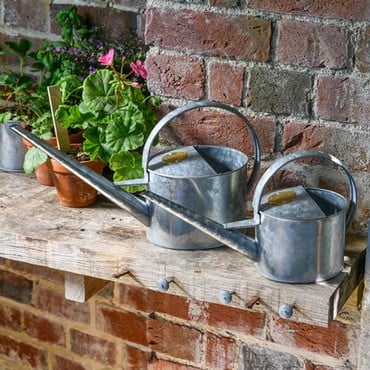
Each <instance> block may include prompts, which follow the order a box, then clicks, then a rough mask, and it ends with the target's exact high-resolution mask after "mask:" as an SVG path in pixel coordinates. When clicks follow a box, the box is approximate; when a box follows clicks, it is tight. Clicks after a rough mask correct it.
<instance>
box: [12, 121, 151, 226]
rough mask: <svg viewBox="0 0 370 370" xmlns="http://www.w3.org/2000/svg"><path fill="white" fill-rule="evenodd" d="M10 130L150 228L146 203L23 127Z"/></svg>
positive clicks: (14, 127)
mask: <svg viewBox="0 0 370 370" xmlns="http://www.w3.org/2000/svg"><path fill="white" fill-rule="evenodd" d="M10 129H11V130H13V131H14V132H16V133H17V134H18V135H20V136H22V137H23V138H25V139H26V140H27V141H29V142H30V143H31V144H33V145H34V146H35V147H37V148H39V149H40V150H42V151H43V152H45V153H46V154H47V155H48V156H49V157H51V158H53V159H55V160H57V161H58V162H60V163H61V164H62V165H63V166H64V167H66V168H67V169H68V170H70V171H71V172H72V173H73V174H75V175H76V176H78V177H79V178H81V179H82V180H84V181H85V182H86V183H87V184H89V185H90V186H92V187H93V188H94V189H96V190H97V191H99V192H100V193H101V194H102V195H104V196H105V197H106V198H108V199H109V200H110V201H112V202H113V203H115V204H117V205H118V206H119V207H120V208H122V209H124V210H125V211H127V212H128V213H130V214H131V215H132V216H133V217H135V218H136V219H137V220H139V221H140V222H142V223H143V224H144V225H146V226H149V224H150V217H149V206H148V205H147V203H146V202H145V201H143V200H141V199H139V198H137V197H135V196H134V195H132V194H130V193H128V192H126V191H125V190H122V189H120V188H117V187H116V186H115V185H114V184H113V183H112V182H110V181H109V180H107V179H106V178H105V177H103V176H101V175H99V174H98V173H96V172H94V171H93V170H91V169H90V168H88V167H86V166H84V165H82V164H80V163H79V162H77V161H76V160H74V159H72V158H70V157H68V156H67V155H66V154H65V153H63V152H60V151H59V150H57V149H55V148H53V147H52V146H51V145H49V144H48V143H46V142H45V141H44V140H41V139H39V138H38V137H37V136H35V135H33V134H31V133H30V132H29V131H27V130H26V129H24V128H23V127H20V126H16V125H12V126H10Z"/></svg>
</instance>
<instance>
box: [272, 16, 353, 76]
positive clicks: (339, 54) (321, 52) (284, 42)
mask: <svg viewBox="0 0 370 370" xmlns="http://www.w3.org/2000/svg"><path fill="white" fill-rule="evenodd" d="M347 44H348V33H347V30H346V28H345V27H343V26H335V25H323V24H317V23H310V22H300V21H295V20H282V21H280V22H279V36H278V40H277V60H278V61H279V62H282V63H285V64H293V65H303V66H308V67H320V68H321V67H327V68H333V69H342V68H346V67H347V54H348V48H347Z"/></svg>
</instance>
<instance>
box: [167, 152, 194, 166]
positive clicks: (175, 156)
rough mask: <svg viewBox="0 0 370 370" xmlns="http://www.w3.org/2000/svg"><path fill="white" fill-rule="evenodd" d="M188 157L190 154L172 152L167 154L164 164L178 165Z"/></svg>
mask: <svg viewBox="0 0 370 370" xmlns="http://www.w3.org/2000/svg"><path fill="white" fill-rule="evenodd" d="M187 156H188V152H186V151H184V150H181V151H176V152H172V153H170V154H166V155H164V156H163V157H162V162H163V163H165V164H172V163H178V162H181V161H183V160H184V159H186V158H187Z"/></svg>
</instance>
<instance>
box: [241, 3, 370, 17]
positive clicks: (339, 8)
mask: <svg viewBox="0 0 370 370" xmlns="http://www.w3.org/2000/svg"><path fill="white" fill-rule="evenodd" d="M248 6H250V7H252V8H256V9H259V10H271V11H275V12H283V13H289V14H302V15H307V16H315V15H316V16H319V17H325V18H339V19H343V18H344V19H357V20H365V21H366V20H368V19H369V18H370V3H369V2H368V1H367V0H346V1H342V0H331V1H320V0H314V1H312V0H303V1H296V0H285V1H276V0H250V1H249V3H248Z"/></svg>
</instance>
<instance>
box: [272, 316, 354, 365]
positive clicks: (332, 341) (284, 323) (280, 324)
mask: <svg viewBox="0 0 370 370" xmlns="http://www.w3.org/2000/svg"><path fill="white" fill-rule="evenodd" d="M270 329H271V330H270V335H271V340H272V341H273V342H275V343H278V344H281V345H284V346H289V347H294V348H297V347H298V348H303V349H306V350H308V351H310V352H316V353H322V354H326V355H329V356H332V357H335V358H348V359H351V357H353V355H351V348H352V349H355V348H357V345H358V339H359V338H358V336H359V327H357V326H356V325H346V324H342V323H340V322H336V321H333V322H332V323H331V324H330V325H329V327H328V328H323V327H318V326H313V325H309V324H304V323H299V322H295V321H290V320H283V319H280V318H272V320H271V328H270Z"/></svg>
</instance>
